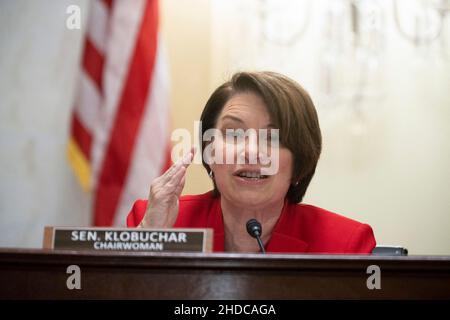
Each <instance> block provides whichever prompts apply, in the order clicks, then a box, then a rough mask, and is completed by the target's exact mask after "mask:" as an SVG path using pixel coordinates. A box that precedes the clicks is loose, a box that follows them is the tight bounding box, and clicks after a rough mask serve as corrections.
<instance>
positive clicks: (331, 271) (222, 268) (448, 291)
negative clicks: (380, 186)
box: [0, 249, 450, 299]
mask: <svg viewBox="0 0 450 320" xmlns="http://www.w3.org/2000/svg"><path fill="white" fill-rule="evenodd" d="M69 265H78V266H79V267H80V268H81V290H69V289H67V287H66V280H67V278H68V277H69V274H67V273H66V269H67V267H68V266H69ZM369 265H378V266H379V267H380V268H381V289H380V290H369V289H368V288H367V285H366V280H367V278H368V276H369V274H367V273H366V270H367V267H368V266H369ZM80 298H82V299H336V298H337V299H355V298H357V299H360V298H362V299H431V298H433V299H450V257H449V256H409V257H380V256H339V255H337V256H336V255H278V254H277V255H275V254H270V255H266V256H264V255H258V254H184V253H177V254H173V253H130V252H81V251H79V252H75V251H49V250H37V249H36V250H23V249H0V299H80Z"/></svg>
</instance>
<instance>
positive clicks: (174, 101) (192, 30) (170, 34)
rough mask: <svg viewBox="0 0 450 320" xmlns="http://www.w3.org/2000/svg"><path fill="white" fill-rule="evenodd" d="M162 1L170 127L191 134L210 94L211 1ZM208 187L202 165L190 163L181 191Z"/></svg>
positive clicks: (197, 190) (204, 190) (195, 191)
mask: <svg viewBox="0 0 450 320" xmlns="http://www.w3.org/2000/svg"><path fill="white" fill-rule="evenodd" d="M161 5H162V8H161V15H162V17H161V19H162V29H163V36H164V40H165V44H166V48H167V53H168V58H169V64H170V66H169V68H170V76H171V108H172V127H173V129H176V128H186V129H188V130H189V131H190V133H191V136H193V134H194V132H193V130H194V121H196V120H198V119H199V118H200V114H201V112H202V110H203V107H204V105H205V103H206V100H207V99H208V97H209V94H210V64H211V61H210V55H211V41H210V38H211V30H210V23H211V22H210V21H211V15H210V2H209V1H208V0H184V1H179V0H164V1H162V2H161ZM211 188H212V184H211V182H210V180H209V177H208V175H207V174H206V172H205V170H204V168H203V167H202V166H201V165H198V164H192V165H191V167H190V168H189V170H188V172H187V178H186V185H185V188H184V190H183V194H198V193H203V192H206V191H208V190H210V189H211Z"/></svg>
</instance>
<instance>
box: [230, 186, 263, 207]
mask: <svg viewBox="0 0 450 320" xmlns="http://www.w3.org/2000/svg"><path fill="white" fill-rule="evenodd" d="M234 192H235V191H234ZM231 199H232V200H233V202H235V203H236V204H239V205H242V206H252V207H257V206H260V205H262V204H264V203H265V202H267V200H268V199H269V195H265V194H264V193H263V194H262V193H261V192H257V191H256V190H242V192H239V194H234V195H233V196H232V197H231Z"/></svg>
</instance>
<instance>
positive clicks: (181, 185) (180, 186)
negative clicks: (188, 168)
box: [175, 174, 186, 198]
mask: <svg viewBox="0 0 450 320" xmlns="http://www.w3.org/2000/svg"><path fill="white" fill-rule="evenodd" d="M185 182H186V174H184V175H183V177H182V178H181V181H180V183H179V184H178V185H177V186H176V188H175V195H176V196H177V198H179V197H180V196H181V192H182V191H183V188H184V183H185Z"/></svg>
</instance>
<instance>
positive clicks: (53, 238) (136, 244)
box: [44, 227, 213, 252]
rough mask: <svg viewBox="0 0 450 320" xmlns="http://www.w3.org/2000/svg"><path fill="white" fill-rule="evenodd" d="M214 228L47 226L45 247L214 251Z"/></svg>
mask: <svg viewBox="0 0 450 320" xmlns="http://www.w3.org/2000/svg"><path fill="white" fill-rule="evenodd" d="M212 234H213V230H212V229H190V228H189V229H128V228H72V227H45V230H44V249H61V250H94V251H133V252H140V251H152V252H211V251H212V239H213V237H212Z"/></svg>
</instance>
